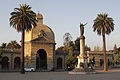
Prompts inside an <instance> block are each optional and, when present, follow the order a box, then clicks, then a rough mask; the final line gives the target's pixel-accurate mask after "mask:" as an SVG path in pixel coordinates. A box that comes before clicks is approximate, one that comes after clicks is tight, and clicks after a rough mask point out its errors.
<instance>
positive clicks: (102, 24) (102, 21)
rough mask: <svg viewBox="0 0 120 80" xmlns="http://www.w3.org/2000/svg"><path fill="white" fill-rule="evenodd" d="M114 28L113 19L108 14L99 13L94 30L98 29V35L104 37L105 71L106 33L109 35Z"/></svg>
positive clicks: (105, 65)
mask: <svg viewBox="0 0 120 80" xmlns="http://www.w3.org/2000/svg"><path fill="white" fill-rule="evenodd" d="M113 30H114V23H113V19H112V18H111V17H108V14H105V13H104V14H103V13H102V14H98V15H97V18H96V19H95V20H94V24H93V31H94V32H95V31H96V32H97V34H98V35H102V37H103V52H104V72H106V71H107V63H106V41H105V34H107V35H109V34H110V33H111V32H112V31H113Z"/></svg>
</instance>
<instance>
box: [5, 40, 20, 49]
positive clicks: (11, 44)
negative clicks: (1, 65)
mask: <svg viewBox="0 0 120 80" xmlns="http://www.w3.org/2000/svg"><path fill="white" fill-rule="evenodd" d="M6 47H7V48H8V49H20V48H21V46H20V45H19V44H18V43H17V41H10V42H9V43H8V44H7V46H6Z"/></svg>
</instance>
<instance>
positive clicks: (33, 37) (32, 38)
mask: <svg viewBox="0 0 120 80" xmlns="http://www.w3.org/2000/svg"><path fill="white" fill-rule="evenodd" d="M37 20H38V22H37V26H36V27H35V28H33V29H32V30H31V31H29V32H26V33H25V57H27V58H26V60H25V67H33V68H35V69H36V70H51V69H53V67H54V57H55V36H54V33H53V31H52V30H51V28H50V27H48V26H47V25H45V24H43V16H42V15H41V14H39V13H38V14H37Z"/></svg>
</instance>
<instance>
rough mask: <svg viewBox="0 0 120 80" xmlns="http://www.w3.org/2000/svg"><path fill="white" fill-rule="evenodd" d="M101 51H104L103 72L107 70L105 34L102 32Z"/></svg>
mask: <svg viewBox="0 0 120 80" xmlns="http://www.w3.org/2000/svg"><path fill="white" fill-rule="evenodd" d="M103 52H104V54H103V55H104V72H106V71H107V61H106V59H107V58H106V41H105V34H103Z"/></svg>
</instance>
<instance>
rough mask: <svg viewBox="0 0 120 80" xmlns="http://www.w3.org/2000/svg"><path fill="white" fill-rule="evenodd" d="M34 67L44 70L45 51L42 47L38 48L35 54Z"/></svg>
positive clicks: (45, 63)
mask: <svg viewBox="0 0 120 80" xmlns="http://www.w3.org/2000/svg"><path fill="white" fill-rule="evenodd" d="M36 69H38V70H46V69H47V53H46V51H45V50H44V49H39V50H38V51H37V55H36Z"/></svg>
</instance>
